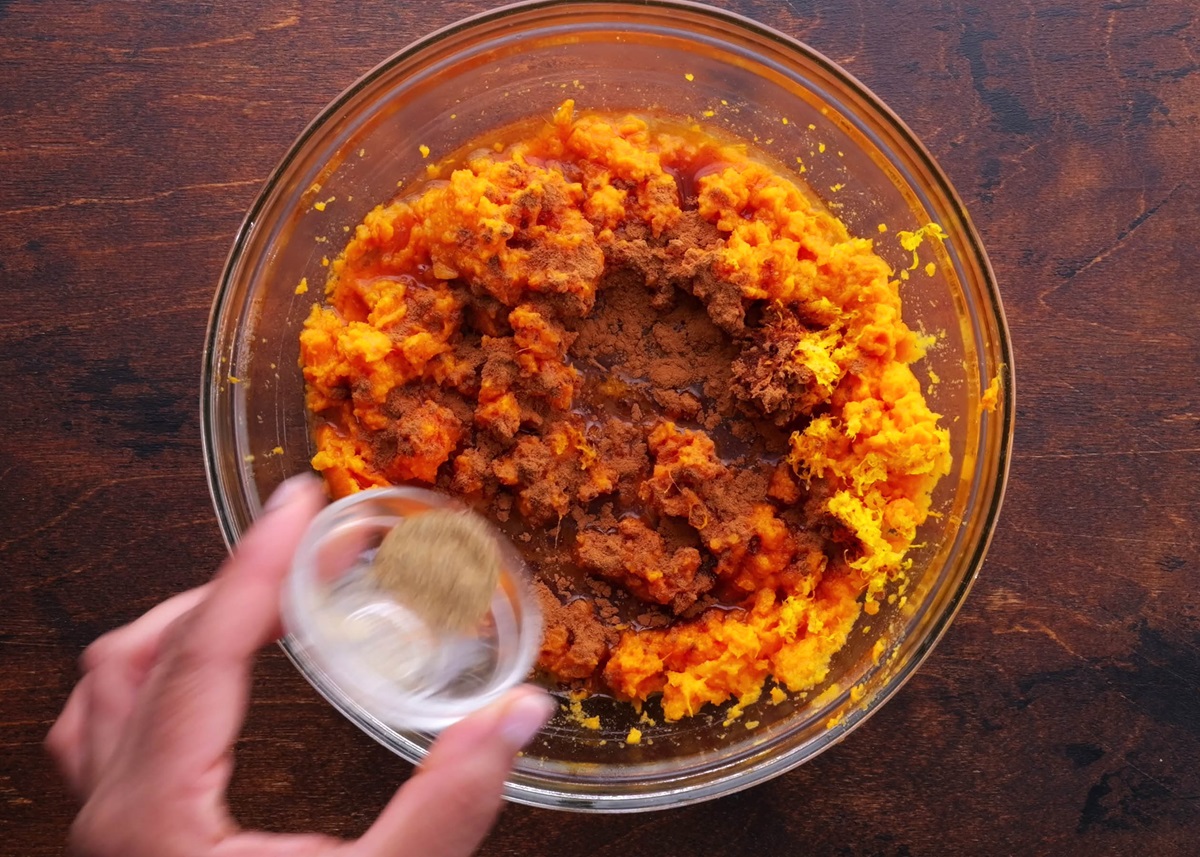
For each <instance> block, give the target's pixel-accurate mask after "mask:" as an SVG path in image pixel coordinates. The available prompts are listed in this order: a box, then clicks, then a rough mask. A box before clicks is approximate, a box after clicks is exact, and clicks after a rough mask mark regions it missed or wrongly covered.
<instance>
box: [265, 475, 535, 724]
mask: <svg viewBox="0 0 1200 857" xmlns="http://www.w3.org/2000/svg"><path fill="white" fill-rule="evenodd" d="M434 509H438V510H452V511H455V512H457V513H459V514H463V515H474V514H475V513H474V512H472V511H470V510H468V509H466V508H465V507H463V506H461V505H460V504H458V503H456V502H455V501H454V500H452V499H450V498H448V497H446V496H444V495H442V494H438V493H436V492H433V491H426V490H424V489H421V488H407V487H401V488H384V489H374V490H371V491H363V492H360V493H358V494H353V495H351V496H349V497H346V498H344V499H342V500H339V501H338V502H336V503H333V504H331V505H330V506H327V507H326V508H325V509H324V510H322V512H321V513H320V514H319V515H318V516H317V518H316V519H315V520H314V521H313V523H312V524H311V525H310V526H309V528H308V530H307V531H306V532H305V534H304V538H303V539H302V540H301V542H300V545H299V547H298V548H297V550H296V555H295V557H294V559H293V562H292V571H291V574H290V575H289V577H288V580H287V582H286V584H285V586H284V591H283V599H282V605H281V606H282V614H283V621H284V627H285V630H286V631H287V633H288V637H287V640H286V646H287V648H288V651H289V652H290V653H291V654H292V656H293V657H294V658H295V659H296V661H297V662H298V663H299V664H300V665H301V668H302V669H303V670H304V671H305V674H306V675H308V676H309V678H310V680H312V681H313V683H314V684H315V685H316V686H317V688H318V689H319V690H320V691H321V692H322V693H323V694H324V695H325V696H326V697H327V698H329V699H330V701H332V702H333V703H334V704H335V705H337V706H338V707H353V708H355V709H356V710H358V711H359V712H361V714H362V716H364V717H367V718H370V719H371V720H372V721H374V722H376V723H378V724H380V726H381V727H382V728H392V729H410V730H416V729H421V730H430V731H436V730H439V729H442V728H445V727H446V726H449V725H450V724H452V723H454V722H456V721H458V720H460V719H462V718H463V717H466V716H467V715H468V714H470V713H472V712H473V711H477V710H478V709H480V708H483V707H484V706H486V705H488V704H489V703H491V702H493V701H495V700H496V699H499V698H500V696H502V695H503V694H504V692H505V691H506V690H508V689H509V688H512V687H514V686H515V685H517V684H519V683H520V682H522V681H523V680H524V679H525V677H526V676H528V675H529V672H530V670H531V669H532V668H533V662H534V660H535V658H536V657H537V652H538V648H539V644H540V642H541V633H542V626H541V616H540V614H539V612H538V608H537V604H536V603H535V601H534V598H533V595H532V593H531V591H530V588H529V584H528V581H527V573H526V571H525V565H524V563H523V562H522V560H521V558H520V556H518V555H517V553H516V551H515V550H514V549H513V547H512V545H511V544H510V543H509V542H508V540H507V539H505V538H504V537H503V536H502V535H500V533H499V532H498V531H496V530H495V529H494V528H493V527H490V526H489V527H488V528H487V531H488V533H489V534H490V535H491V537H492V539H493V541H494V543H495V545H496V548H497V551H498V554H499V557H500V578H499V582H498V585H497V587H496V589H495V591H494V593H493V595H492V599H491V606H490V608H489V609H488V612H487V614H486V615H485V616H484V617H482V618H481V620H480V621H479V622H478V623H477V625H476V626H475V627H474V628H473V629H471V630H470V631H467V632H462V633H458V632H447V631H438V630H435V629H434V628H431V627H430V626H429V624H427V623H426V622H425V621H424V620H423V619H422V618H421V616H420V615H419V614H418V613H417V612H415V611H413V610H411V609H410V608H409V607H408V606H406V605H405V604H404V603H403V602H402V601H399V600H396V599H395V598H393V597H392V595H391V594H390V593H389V592H388V591H386V590H385V589H384V588H382V587H380V586H379V585H378V584H376V583H375V582H374V580H373V578H372V576H371V575H370V574H369V570H370V567H371V562H372V559H373V558H374V555H375V552H376V550H377V549H378V547H379V544H380V543H381V542H382V541H383V538H384V537H385V536H386V535H387V534H388V533H389V532H390V531H391V530H392V528H393V527H395V526H396V524H398V523H399V522H400V521H401V519H403V518H407V517H411V516H413V515H420V514H423V513H425V512H427V511H430V510H434Z"/></svg>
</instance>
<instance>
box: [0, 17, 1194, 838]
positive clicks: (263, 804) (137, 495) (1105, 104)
mask: <svg viewBox="0 0 1200 857" xmlns="http://www.w3.org/2000/svg"><path fill="white" fill-rule="evenodd" d="M487 5H488V4H487V3H486V2H483V0H480V2H466V0H452V2H447V3H444V4H437V3H421V4H411V5H405V4H404V3H387V4H383V3H380V4H376V3H368V2H358V3H334V2H328V0H319V2H318V0H313V2H304V3H298V4H285V3H281V2H272V0H264V2H258V3H245V4H242V3H233V2H229V3H183V2H167V0H145V2H137V3H133V2H123V3H121V2H111V0H110V2H102V3H95V4H79V3H67V2H64V0H43V2H36V0H5V2H0V290H2V292H0V298H2V304H0V306H2V309H0V400H2V401H3V417H0V480H2V484H3V486H4V487H3V495H2V502H0V565H2V567H3V574H4V583H3V593H4V594H3V596H2V597H0V615H2V617H3V618H2V620H0V852H3V853H4V854H12V855H20V857H42V855H50V854H58V853H60V850H61V843H62V839H63V834H64V830H65V829H66V827H67V825H68V823H69V821H70V819H71V818H72V815H73V812H74V807H73V805H72V803H71V801H70V800H69V799H68V797H67V795H66V794H65V792H64V790H63V789H62V787H61V785H60V783H59V780H58V777H57V776H56V775H55V773H54V771H53V769H52V767H51V765H50V763H49V761H48V760H47V759H46V758H45V756H44V754H43V751H42V748H41V740H42V737H43V735H44V733H45V732H46V730H47V728H48V727H49V725H50V723H51V722H52V719H53V718H54V716H55V715H56V713H57V712H58V710H59V707H60V706H61V704H62V702H63V700H64V699H65V697H66V695H67V693H68V691H69V690H70V688H71V686H72V683H73V680H74V660H75V658H76V656H77V655H78V654H79V652H80V651H81V650H82V649H83V647H84V646H85V645H86V644H87V643H88V642H89V641H90V640H92V639H93V638H95V637H96V636H97V635H99V634H100V633H101V632H103V631H104V630H106V629H108V628H111V627H113V626H115V625H117V624H119V623H123V622H125V621H128V620H130V619H132V618H134V617H135V616H137V615H138V614H140V613H141V612H142V611H144V610H145V609H147V608H148V607H150V606H151V605H153V604H154V603H156V602H157V601H159V600H161V599H162V598H164V597H166V596H167V595H169V594H171V593H173V592H176V591H178V590H180V589H182V588H184V587H186V586H190V585H194V584H196V583H199V582H200V581H202V580H204V579H205V578H206V576H207V575H208V574H209V573H210V572H211V570H212V569H213V568H214V567H215V566H216V565H217V564H218V563H219V562H220V561H221V559H222V557H223V556H224V554H225V548H224V546H223V544H222V542H221V539H220V536H219V534H218V531H217V527H216V523H215V521H214V517H213V512H212V508H211V504H210V501H209V498H208V492H207V488H206V486H205V480H204V471H203V464H202V460H201V452H200V436H199V425H198V413H197V412H198V408H197V397H198V389H197V388H198V383H199V374H200V352H201V345H202V338H203V334H204V329H205V323H206V320H207V317H208V310H209V305H210V302H211V299H212V295H213V290H214V286H215V283H216V280H217V277H218V274H219V272H220V269H221V265H222V263H223V261H224V258H225V254H226V253H227V251H228V248H229V246H230V242H231V240H232V237H233V235H234V232H235V231H236V229H237V227H238V224H239V222H240V221H241V218H242V216H243V213H244V212H245V211H246V209H247V207H248V206H249V205H250V203H251V201H252V199H253V198H254V196H255V194H256V193H257V192H258V190H259V188H260V187H261V185H262V182H263V180H264V178H265V177H266V175H267V173H268V172H269V170H270V169H271V168H272V167H273V166H274V165H275V163H276V161H277V160H278V158H279V157H280V156H281V154H282V153H283V152H284V150H285V149H286V147H287V146H288V145H289V144H290V143H291V141H292V139H293V138H294V137H295V136H296V134H297V133H298V132H299V131H300V130H301V128H303V127H304V125H305V124H306V123H307V122H308V120H309V119H310V118H311V117H312V116H313V115H315V114H316V113H317V112H318V111H319V110H320V108H321V107H322V106H324V105H325V104H326V103H327V102H328V101H329V100H330V99H331V98H333V97H334V96H335V95H337V94H338V93H339V92H340V91H341V90H342V89H343V88H344V87H345V86H346V85H348V84H349V83H350V82H352V81H353V80H354V79H355V78H356V77H357V76H358V75H360V74H361V73H362V72H364V71H365V70H367V69H368V68H370V67H371V66H373V65H374V64H375V63H377V62H378V61H380V60H381V59H383V58H384V57H386V56H387V55H388V54H390V53H391V52H392V51H394V50H395V49H397V48H399V47H400V46H402V45H404V44H406V43H407V42H409V41H411V40H413V39H415V38H417V37H419V36H421V35H423V34H424V33H426V32H427V31H429V30H431V29H433V28H435V27H438V26H441V25H443V24H446V23H448V22H450V21H452V20H455V19H457V18H459V17H461V16H463V15H466V14H469V13H472V12H476V11H480V10H483V9H484V8H486V6H487ZM725 5H728V6H729V7H731V8H734V9H736V10H737V11H740V12H743V13H745V14H748V15H751V16H753V17H755V18H758V19H759V20H761V21H764V22H766V23H769V24H771V25H774V26H776V27H778V28H779V29H781V30H783V31H785V32H787V33H789V34H791V35H793V36H796V37H798V38H800V39H802V40H804V41H807V42H808V43H810V44H811V45H813V46H814V47H816V48H817V49H818V50H821V51H823V52H824V53H826V54H827V55H829V56H830V57H832V58H833V59H834V60H836V61H837V62H839V63H841V64H842V65H844V66H845V67H846V68H847V69H849V70H850V72H851V73H853V74H854V75H856V76H857V77H859V78H860V79H861V80H863V81H864V82H865V83H866V84H867V85H868V86H870V87H871V88H872V89H874V90H875V92H876V93H878V94H879V95H880V96H881V97H882V98H883V99H884V100H885V101H886V102H887V103H888V104H890V105H891V106H892V107H893V108H894V109H895V110H896V111H897V113H899V114H900V115H901V116H902V117H903V118H904V119H905V120H906V121H907V122H908V123H909V125H910V126H911V127H912V128H913V129H914V130H915V131H916V133H917V135H918V136H919V137H920V138H921V139H922V140H923V141H924V142H925V143H926V145H927V146H928V147H929V149H930V150H931V151H932V152H933V154H934V156H935V157H936V158H937V159H938V160H939V161H940V163H941V165H942V166H943V168H944V169H945V170H946V172H947V173H948V174H949V176H950V178H951V180H952V181H953V182H954V184H955V185H956V186H957V188H958V189H959V191H960V192H961V194H962V196H963V197H964V199H965V200H966V202H967V205H968V208H969V209H970V211H971V213H972V215H973V217H974V219H975V223H976V224H977V226H978V228H979V231H980V232H981V234H982V236H983V239H984V242H985V244H986V246H987V247H988V249H989V251H990V254H991V259H992V262H993V263H994V265H995V268H996V273H997V275H998V278H999V281H1000V284H1001V288H1002V291H1003V295H1004V299H1005V302H1006V307H1007V312H1008V320H1009V323H1010V325H1011V326H1012V332H1013V338H1014V341H1015V349H1016V354H1017V377H1018V385H1019V393H1018V402H1019V404H1018V429H1017V437H1016V446H1015V456H1014V460H1013V468H1012V477H1011V481H1010V483H1009V490H1008V499H1007V502H1006V504H1005V509H1004V514H1003V516H1002V519H1001V523H1000V528H999V532H998V533H997V535H996V539H995V543H994V545H993V547H992V550H991V554H990V555H989V557H988V560H987V563H986V566H985V567H984V569H983V572H982V574H981V576H980V578H979V581H978V583H977V584H976V586H975V588H974V590H973V592H972V594H971V596H970V598H969V599H968V600H967V603H966V606H965V607H964V609H963V611H962V613H961V615H960V616H959V618H958V620H957V621H956V623H955V624H954V626H953V628H952V629H951V630H950V632H949V634H948V635H947V637H946V638H945V640H944V641H943V642H942V644H941V646H940V647H939V649H938V650H937V652H936V653H935V654H934V656H933V657H932V658H931V659H930V660H929V662H928V663H927V664H926V666H925V667H924V668H923V669H922V670H921V671H920V673H919V674H918V675H917V676H916V678H915V679H913V680H912V682H911V683H909V684H908V685H907V687H906V688H905V689H904V690H903V691H902V692H901V693H900V694H899V695H898V696H897V697H896V698H895V700H893V701H892V702H891V703H890V704H888V705H887V706H886V707H885V708H884V709H883V710H882V711H881V712H880V713H879V714H878V715H877V716H876V717H874V718H873V719H872V720H871V721H870V722H869V723H868V724H867V725H865V726H864V727H863V728H862V729H860V730H859V731H858V732H856V733H855V734H854V735H852V736H851V737H850V738H849V739H848V740H847V741H845V742H844V743H843V744H841V745H840V746H838V747H836V748H835V749H833V750H831V751H830V752H828V753H826V754H825V755H823V756H822V757H820V758H819V759H818V760H816V761H815V762H813V763H811V764H809V765H807V766H805V767H803V768H801V769H800V770H797V771H795V772H793V773H791V774H789V775H786V776H784V777H781V778H779V779H777V780H775V781H773V782H771V783H769V784H767V785H763V786H761V787H758V788H755V789H753V790H751V791H748V792H744V793H742V794H739V795H736V796H734V797H731V798H728V799H724V800H720V801H716V802H712V803H708V804H704V805H700V806H696V807H691V808H686V809H680V810H674V811H668V812H663V813H659V814H653V815H637V816H618V817H589V816H581V815H569V814H562V813H555V812H549V811H538V810H533V809H527V808H524V807H518V806H510V807H508V808H507V809H506V810H505V812H504V814H503V816H502V818H501V821H500V823H499V826H498V827H497V829H496V830H495V832H494V834H493V835H492V837H491V838H490V839H489V840H488V842H487V843H486V845H485V846H484V848H483V852H482V853H483V854H486V855H536V854H556V855H574V854H581V855H582V854H587V855H593V856H594V857H600V855H622V857H641V855H645V857H664V855H665V857H672V855H693V854H705V855H708V857H724V855H748V854H755V855H768V854H780V855H783V854H788V855H793V854H805V853H812V854H840V855H926V854H938V855H940V854H1047V853H1055V854H1058V855H1066V854H1080V855H1084V854H1086V855H1096V854H1132V853H1153V854H1196V853H1198V852H1200V844H1198V842H1200V594H1198V591H1200V563H1198V560H1197V554H1198V553H1200V552H1198V550H1197V548H1198V546H1200V488H1198V487H1197V486H1198V485H1200V479H1198V478H1197V476H1198V475H1200V402H1198V399H1200V381H1198V380H1197V378H1198V376H1200V277H1198V274H1197V267H1196V263H1197V253H1196V249H1195V248H1196V244H1197V239H1196V230H1198V229H1200V214H1198V213H1197V211H1198V210H1200V185H1198V183H1197V180H1196V178H1195V176H1196V170H1197V163H1198V161H1200V73H1197V71H1198V70H1200V60H1198V52H1200V24H1198V23H1197V14H1196V11H1195V6H1194V4H1193V3H1192V2H1191V0H1142V2H1111V3H1108V2H1106V3H1099V2H1096V0H1060V2H1058V3H1056V4H1053V5H1051V4H1040V3H987V2H983V0H950V2H946V3H930V2H926V0H898V2H895V3H872V2H865V0H852V2H845V3H841V2H839V3H834V2H828V3H817V2H812V0H787V2H767V0H731V2H728V3H726V4H725ZM237 752H238V758H239V767H238V772H237V776H236V780H235V783H234V786H233V790H232V796H231V798H232V801H233V804H234V806H235V808H236V811H237V813H238V816H239V817H240V818H241V819H242V820H243V821H244V822H245V823H246V824H248V825H253V826H260V827H265V828H270V829H294V828H309V829H318V830H321V831H325V832H329V833H334V834H343V835H354V834H356V833H357V832H359V831H361V830H362V829H363V828H364V827H365V826H366V825H367V824H368V822H369V821H370V820H371V818H372V817H373V816H374V815H375V813H376V812H377V811H378V809H379V808H380V806H381V805H382V804H383V802H384V801H385V800H386V798H387V797H388V795H389V794H390V793H391V792H392V790H393V789H394V788H395V787H396V785H397V784H398V783H399V782H401V781H402V780H403V779H404V778H405V776H406V775H407V774H408V771H409V769H408V767H407V766H406V765H405V764H404V763H402V762H401V761H399V760H398V759H396V758H394V757H393V756H391V755H390V754H389V753H387V752H386V751H384V750H383V749H381V748H380V747H378V746H376V745H375V744H373V743H372V742H371V741H370V740H369V739H367V738H366V737H364V736H363V735H361V734H359V732H358V731H357V730H356V729H354V728H353V727H352V726H351V725H350V724H348V723H347V722H345V721H344V720H342V719H341V718H340V717H339V716H337V715H336V714H335V713H334V712H333V711H332V710H331V709H330V708H329V707H327V706H326V705H325V704H324V703H323V702H322V701H321V700H320V699H318V698H317V696H316V695H315V694H314V693H313V692H312V691H311V690H310V689H309V687H308V685H306V684H305V683H304V682H303V680H302V679H301V678H300V677H299V676H298V675H297V674H296V673H295V672H294V671H293V670H292V668H291V667H290V666H289V665H288V664H287V662H286V661H285V660H284V658H283V656H282V655H281V654H280V653H279V652H278V651H274V650H272V651H268V652H266V653H265V654H264V656H263V657H262V659H261V664H260V667H259V670H258V673H257V684H256V687H255V690H254V703H253V707H252V710H251V712H250V716H249V720H248V723H247V725H246V730H245V737H244V738H243V740H242V742H241V743H240V744H239V746H238V748H237Z"/></svg>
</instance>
